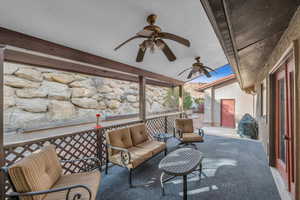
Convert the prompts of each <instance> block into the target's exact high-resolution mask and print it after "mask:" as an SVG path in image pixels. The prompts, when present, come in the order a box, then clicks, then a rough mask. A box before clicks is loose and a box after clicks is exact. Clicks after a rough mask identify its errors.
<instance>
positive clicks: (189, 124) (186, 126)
mask: <svg viewBox="0 0 300 200" xmlns="http://www.w3.org/2000/svg"><path fill="white" fill-rule="evenodd" d="M175 126H176V128H179V129H181V130H182V131H183V133H193V132H194V127H193V120H192V119H176V120H175Z"/></svg>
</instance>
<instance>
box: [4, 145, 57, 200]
mask: <svg viewBox="0 0 300 200" xmlns="http://www.w3.org/2000/svg"><path fill="white" fill-rule="evenodd" d="M8 173H9V176H10V178H11V180H12V182H13V184H14V186H15V187H16V190H17V191H18V192H31V191H38V190H48V189H50V188H51V187H52V186H53V185H54V183H55V182H56V181H57V180H58V179H59V178H60V176H61V174H62V168H61V166H60V162H59V159H58V157H57V155H56V151H55V147H54V146H53V145H49V146H45V147H43V148H42V149H41V150H39V151H37V152H34V153H32V154H31V155H29V156H27V157H25V158H24V159H22V160H21V161H19V162H17V163H16V164H14V165H12V166H11V167H9V169H8ZM44 196H45V195H37V196H28V197H22V199H25V200H40V199H43V198H44Z"/></svg>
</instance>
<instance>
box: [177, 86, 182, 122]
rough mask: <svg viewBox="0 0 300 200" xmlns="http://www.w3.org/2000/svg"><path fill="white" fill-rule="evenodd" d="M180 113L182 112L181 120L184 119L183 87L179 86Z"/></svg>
mask: <svg viewBox="0 0 300 200" xmlns="http://www.w3.org/2000/svg"><path fill="white" fill-rule="evenodd" d="M178 87H179V108H178V109H179V112H180V118H182V117H183V116H182V112H183V85H179V86H178Z"/></svg>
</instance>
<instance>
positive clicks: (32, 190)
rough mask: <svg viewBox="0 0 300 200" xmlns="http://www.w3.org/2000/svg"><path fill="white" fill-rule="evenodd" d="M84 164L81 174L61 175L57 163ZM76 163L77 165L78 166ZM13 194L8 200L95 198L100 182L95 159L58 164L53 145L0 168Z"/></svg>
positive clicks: (97, 162)
mask: <svg viewBox="0 0 300 200" xmlns="http://www.w3.org/2000/svg"><path fill="white" fill-rule="evenodd" d="M76 162H78V163H85V166H86V170H85V172H81V173H76V174H68V175H63V174H62V167H61V163H70V164H75V163H76ZM78 163H77V164H78ZM1 170H2V172H4V174H5V175H6V176H7V178H8V180H9V182H10V184H11V185H12V189H13V191H12V192H10V193H9V194H7V197H8V198H9V199H22V200H42V199H43V200H62V199H66V200H69V199H77V200H91V199H96V194H97V191H98V187H99V184H100V180H101V173H100V162H99V160H98V159H97V158H94V157H91V158H84V159H77V160H63V161H59V159H58V156H57V155H56V151H55V147H54V146H53V145H49V146H45V147H43V148H42V149H41V150H40V151H38V152H35V153H33V154H31V155H29V156H27V157H26V158H24V159H22V160H21V161H19V162H17V163H15V164H14V165H12V166H9V167H3V168H1Z"/></svg>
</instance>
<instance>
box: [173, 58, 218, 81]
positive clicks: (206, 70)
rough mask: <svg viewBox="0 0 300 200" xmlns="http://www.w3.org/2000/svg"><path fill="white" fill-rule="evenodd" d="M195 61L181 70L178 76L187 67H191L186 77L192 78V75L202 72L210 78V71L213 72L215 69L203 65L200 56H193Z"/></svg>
mask: <svg viewBox="0 0 300 200" xmlns="http://www.w3.org/2000/svg"><path fill="white" fill-rule="evenodd" d="M195 60H196V62H195V63H194V64H193V65H192V67H188V68H186V69H185V70H183V71H181V72H180V73H179V74H178V76H180V75H181V74H183V73H184V72H186V71H188V70H189V69H191V71H190V72H189V74H188V76H187V79H190V78H192V76H193V75H194V74H200V75H201V74H204V75H205V76H206V77H208V78H210V77H211V74H210V72H215V73H216V71H215V70H213V69H212V68H210V67H207V66H204V65H203V63H202V62H200V57H199V56H198V57H196V58H195Z"/></svg>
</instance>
